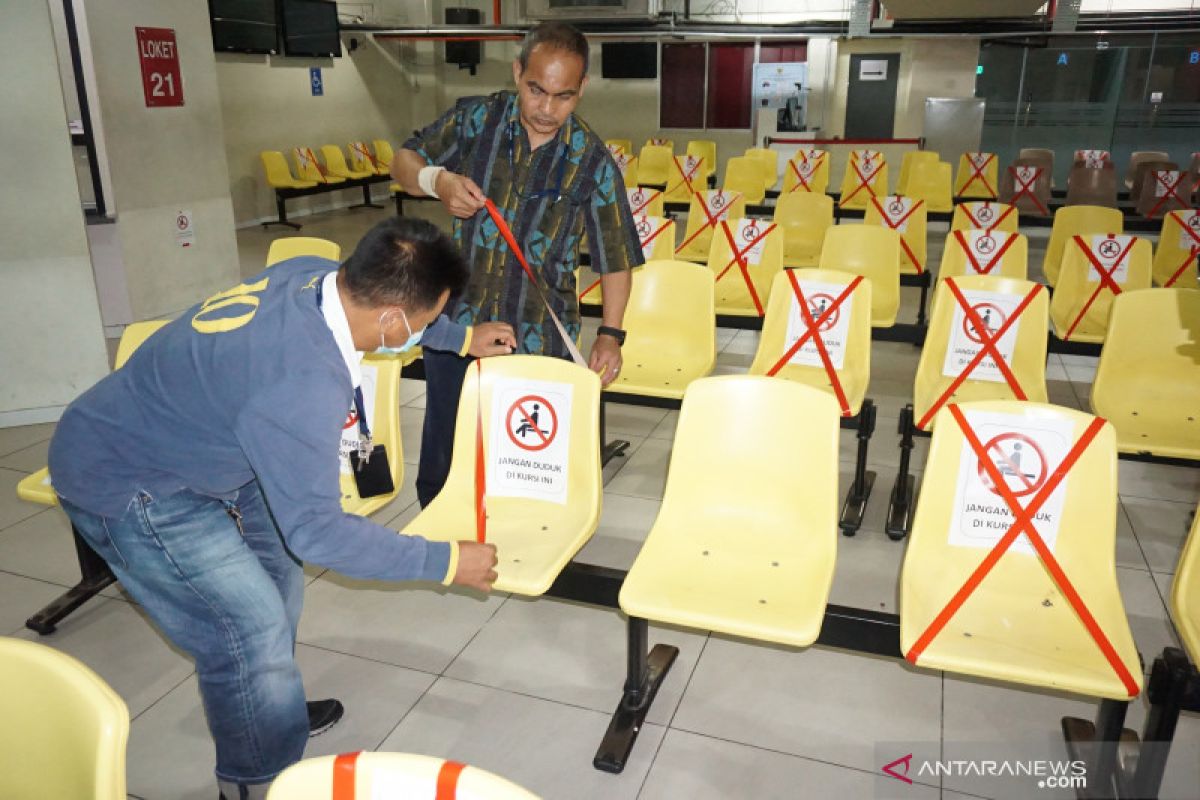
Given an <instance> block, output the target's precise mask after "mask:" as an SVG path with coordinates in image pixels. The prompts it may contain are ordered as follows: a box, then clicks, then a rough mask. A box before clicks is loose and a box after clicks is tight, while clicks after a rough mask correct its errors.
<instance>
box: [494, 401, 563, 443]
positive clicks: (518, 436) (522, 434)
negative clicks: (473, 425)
mask: <svg viewBox="0 0 1200 800" xmlns="http://www.w3.org/2000/svg"><path fill="white" fill-rule="evenodd" d="M547 417H548V419H547ZM504 425H505V427H504V429H505V431H507V432H508V438H509V439H511V440H512V443H513V444H515V445H516V446H517V447H520V448H521V449H522V450H533V451H537V450H545V449H546V448H547V447H549V446H550V443H551V442H553V441H554V437H555V436H556V435H557V434H558V414H556V413H555V411H554V406H552V405H550V403H549V402H548V401H547V400H546V398H544V397H539V396H538V395H536V394H528V395H525V396H524V397H522V398H521V399H520V400H518V401H517V402H515V403H513V404H512V406H511V407H510V408H509V409H508V414H506V415H505V421H504ZM543 426H545V427H543Z"/></svg>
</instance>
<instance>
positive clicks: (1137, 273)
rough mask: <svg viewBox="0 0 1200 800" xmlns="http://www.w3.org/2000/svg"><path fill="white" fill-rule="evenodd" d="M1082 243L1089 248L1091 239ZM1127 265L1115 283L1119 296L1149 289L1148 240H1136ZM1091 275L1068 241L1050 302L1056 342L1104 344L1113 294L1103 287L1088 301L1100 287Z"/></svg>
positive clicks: (1083, 257) (1081, 254)
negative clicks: (1121, 278)
mask: <svg viewBox="0 0 1200 800" xmlns="http://www.w3.org/2000/svg"><path fill="white" fill-rule="evenodd" d="M1082 207H1083V206H1074V208H1082ZM1083 239H1084V241H1085V242H1086V243H1087V244H1089V245H1091V244H1092V236H1090V235H1085V236H1084V237H1083ZM1126 261H1127V263H1128V275H1127V276H1126V277H1125V279H1124V280H1116V283H1117V284H1118V286H1119V287H1120V289H1121V293H1122V294H1124V293H1125V292H1128V291H1133V290H1136V289H1147V288H1149V287H1150V279H1151V274H1152V272H1153V255H1152V248H1151V247H1150V242H1149V240H1147V239H1144V238H1140V237H1139V238H1138V240H1137V241H1136V242H1135V243H1134V245H1133V249H1132V250H1131V251H1130V252H1129V255H1128V256H1126ZM1093 272H1094V268H1093V267H1092V265H1091V263H1090V262H1089V261H1088V259H1087V256H1086V255H1085V254H1084V252H1083V250H1082V249H1081V248H1080V247H1079V246H1078V244H1076V242H1075V241H1074V240H1068V242H1067V244H1066V245H1065V252H1064V254H1063V257H1062V271H1061V272H1060V273H1059V275H1058V283H1057V285H1056V288H1055V291H1054V294H1053V295H1052V296H1051V298H1050V322H1051V323H1052V324H1053V325H1054V333H1055V335H1057V336H1058V338H1060V339H1067V338H1068V336H1067V334H1068V333H1070V337H1069V338H1070V340H1071V341H1073V342H1091V343H1098V342H1103V341H1104V339H1105V336H1106V335H1107V332H1108V317H1109V313H1110V312H1111V311H1112V303H1113V299H1114V294H1113V292H1112V291H1110V289H1109V288H1108V287H1107V286H1104V288H1101V289H1100V291H1099V293H1097V294H1096V296H1095V299H1094V300H1093V299H1091V298H1092V294H1093V293H1094V292H1095V291H1096V288H1097V287H1100V286H1102V284H1101V283H1100V282H1099V278H1098V277H1097V278H1094V276H1093ZM1117 296H1119V295H1117ZM1089 300H1090V302H1091V304H1090V305H1089V304H1088V303H1089ZM1081 315H1082V316H1081ZM1076 320H1078V323H1076Z"/></svg>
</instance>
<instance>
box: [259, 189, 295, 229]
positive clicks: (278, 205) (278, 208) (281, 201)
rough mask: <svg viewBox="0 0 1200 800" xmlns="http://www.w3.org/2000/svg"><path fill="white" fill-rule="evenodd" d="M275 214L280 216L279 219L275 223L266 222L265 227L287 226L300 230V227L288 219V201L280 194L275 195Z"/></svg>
mask: <svg viewBox="0 0 1200 800" xmlns="http://www.w3.org/2000/svg"><path fill="white" fill-rule="evenodd" d="M275 213H276V214H278V215H279V219H277V220H275V221H274V222H264V223H263V227H264V228H265V227H267V226H269V225H287V226H288V227H289V228H295V229H296V230H300V225H298V224H297V223H295V222H289V221H288V218H287V200H286V199H285V198H284V197H283V195H281V194H279V192H276V193H275Z"/></svg>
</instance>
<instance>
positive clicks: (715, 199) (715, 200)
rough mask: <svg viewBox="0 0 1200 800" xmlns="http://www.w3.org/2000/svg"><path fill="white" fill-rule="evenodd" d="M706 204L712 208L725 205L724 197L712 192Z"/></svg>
mask: <svg viewBox="0 0 1200 800" xmlns="http://www.w3.org/2000/svg"><path fill="white" fill-rule="evenodd" d="M708 204H709V205H710V206H712V207H713V208H720V207H721V206H723V205H725V198H724V197H723V196H722V195H719V194H714V195H713V196H712V199H711V200H709V202H708Z"/></svg>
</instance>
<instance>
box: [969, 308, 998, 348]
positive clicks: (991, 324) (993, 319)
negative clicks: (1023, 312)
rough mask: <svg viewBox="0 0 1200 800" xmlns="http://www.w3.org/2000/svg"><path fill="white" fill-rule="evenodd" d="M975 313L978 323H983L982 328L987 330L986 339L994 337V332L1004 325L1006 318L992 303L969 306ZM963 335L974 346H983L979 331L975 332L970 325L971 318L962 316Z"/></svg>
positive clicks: (973, 327)
mask: <svg viewBox="0 0 1200 800" xmlns="http://www.w3.org/2000/svg"><path fill="white" fill-rule="evenodd" d="M971 308H972V309H974V311H975V313H976V314H977V315H978V316H979V321H980V322H982V323H983V327H985V328H987V334H988V339H991V338H992V337H993V336H995V335H996V331H998V330H1000V326H1001V325H1003V324H1004V322H1005V320H1007V319H1008V317H1007V316H1006V315H1005V313H1004V311H1002V310H1001V308H1000V307H999V306H997V305H994V304H993V303H980V304H979V305H976V306H971ZM962 325H963V333H965V334H966V335H967V338H968V339H970V340H971V341H972V342H975V344H983V337H982V336H980V335H979V331H977V330H975V326H974V325H973V324H972V323H971V318H970V317H968V316H967V315H966V314H963V321H962Z"/></svg>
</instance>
